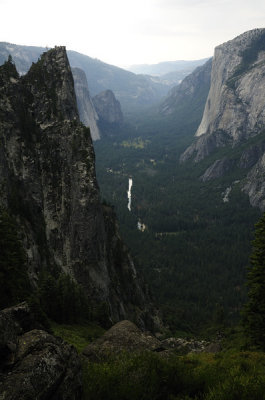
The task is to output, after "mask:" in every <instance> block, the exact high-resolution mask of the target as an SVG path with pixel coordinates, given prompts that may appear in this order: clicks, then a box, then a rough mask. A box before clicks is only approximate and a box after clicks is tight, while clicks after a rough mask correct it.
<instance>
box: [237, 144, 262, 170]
mask: <svg viewBox="0 0 265 400" xmlns="http://www.w3.org/2000/svg"><path fill="white" fill-rule="evenodd" d="M264 151H265V142H262V143H258V144H256V145H254V146H251V147H249V148H247V149H246V150H245V151H243V153H242V154H241V157H240V160H239V163H238V166H239V167H240V168H246V169H247V168H251V167H253V166H254V165H255V164H256V163H257V162H258V160H259V159H260V157H261V156H262V155H263V153H264Z"/></svg>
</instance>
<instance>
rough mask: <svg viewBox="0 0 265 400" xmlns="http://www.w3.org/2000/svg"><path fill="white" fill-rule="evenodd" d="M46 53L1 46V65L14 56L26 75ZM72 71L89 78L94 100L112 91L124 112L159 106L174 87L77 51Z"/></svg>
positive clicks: (72, 54)
mask: <svg viewBox="0 0 265 400" xmlns="http://www.w3.org/2000/svg"><path fill="white" fill-rule="evenodd" d="M44 51H45V49H44V48H41V47H33V46H20V45H15V44H10V43H6V42H1V43H0V64H3V62H4V61H6V60H7V58H8V55H9V54H10V55H11V56H12V58H13V60H14V62H15V63H16V65H17V68H18V71H19V72H20V73H25V72H26V71H27V70H28V69H29V68H30V66H31V63H32V62H36V61H37V59H38V57H39V56H40V54H42V53H43V52H44ZM67 54H68V58H69V62H70V65H71V67H78V68H81V69H82V70H83V71H84V72H85V74H86V78H87V82H88V87H89V91H90V94H91V96H95V95H96V94H98V93H100V92H102V91H104V90H108V89H110V90H112V91H113V92H114V94H115V96H116V97H117V99H118V100H119V101H120V103H121V105H122V108H123V110H124V111H127V110H129V111H130V110H131V109H132V108H140V107H143V106H146V105H150V104H153V103H155V102H158V101H159V99H161V97H163V96H164V95H166V93H167V92H168V90H169V89H170V86H169V85H168V83H163V82H162V83H161V82H160V81H157V80H156V79H153V78H152V77H149V76H144V75H136V74H133V73H132V72H129V71H126V70H124V69H122V68H118V67H115V66H113V65H110V64H106V63H104V62H102V61H100V60H97V59H93V58H91V57H89V56H86V55H84V54H81V53H78V52H76V51H72V50H69V51H67Z"/></svg>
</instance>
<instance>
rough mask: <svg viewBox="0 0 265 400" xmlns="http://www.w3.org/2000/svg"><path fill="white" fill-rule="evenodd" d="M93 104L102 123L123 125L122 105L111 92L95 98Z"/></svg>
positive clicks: (106, 91) (102, 93)
mask: <svg viewBox="0 0 265 400" xmlns="http://www.w3.org/2000/svg"><path fill="white" fill-rule="evenodd" d="M93 103H94V106H95V109H96V111H97V113H98V116H99V118H100V119H101V121H102V122H104V123H107V124H113V125H120V124H122V122H123V115H122V111H121V105H120V102H119V101H118V100H117V99H116V98H115V96H114V93H113V92H112V91H111V90H105V91H104V92H101V93H99V94H98V95H96V96H95V97H93Z"/></svg>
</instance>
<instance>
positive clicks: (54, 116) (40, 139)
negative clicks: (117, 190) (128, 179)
mask: <svg viewBox="0 0 265 400" xmlns="http://www.w3.org/2000/svg"><path fill="white" fill-rule="evenodd" d="M0 82H1V88H0V141H1V146H0V193H1V196H0V204H1V205H3V206H4V207H6V208H7V209H8V210H9V212H10V213H11V214H12V215H14V216H15V217H16V219H17V221H18V223H19V226H20V227H21V232H20V234H21V237H22V239H23V244H24V249H25V251H26V254H27V259H28V270H29V275H30V278H31V282H32V284H33V285H37V284H38V278H39V274H40V271H41V270H43V269H48V270H49V271H51V272H52V271H61V272H64V273H66V274H69V275H70V276H72V277H73V278H74V279H75V280H76V281H77V282H78V283H79V284H80V285H82V287H83V288H84V290H85V293H86V295H87V297H88V298H89V299H90V300H91V302H95V303H101V302H104V303H105V304H106V305H107V309H108V310H107V312H108V314H109V318H110V321H111V322H117V321H119V320H121V319H124V318H128V317H129V318H130V319H133V320H135V321H137V323H139V324H141V325H143V326H145V324H146V323H148V321H149V322H150V321H151V320H152V315H153V311H152V310H153V309H152V306H151V305H150V298H149V296H148V292H147V291H146V290H145V289H143V288H144V285H142V284H141V282H140V280H139V278H138V276H137V273H136V271H135V268H134V265H133V262H132V260H131V258H130V256H129V255H128V252H127V250H126V248H125V246H124V245H123V243H122V241H121V239H120V237H119V234H118V231H117V226H116V222H115V217H114V214H113V212H112V210H111V211H106V209H105V208H106V207H105V208H104V209H103V207H102V205H101V203H100V194H99V189H98V185H97V181H96V177H95V163H94V150H93V145H92V140H91V136H90V131H89V129H88V128H86V127H84V125H83V124H81V123H80V121H79V116H78V111H77V104H76V97H75V91H74V82H73V77H72V73H71V69H70V66H69V63H68V59H67V55H66V51H65V48H64V47H57V48H55V49H52V50H49V51H48V52H47V53H44V55H43V56H42V57H41V59H40V60H39V61H38V62H37V63H36V64H33V65H32V67H31V69H30V70H29V72H28V73H27V74H26V75H25V76H23V77H21V78H19V76H18V74H17V72H16V69H15V66H14V65H13V64H12V62H11V61H9V62H7V63H5V64H4V65H3V66H2V67H0ZM110 235H111V236H110ZM150 307H151V308H150ZM151 309H152V310H151ZM147 315H149V317H148V318H147ZM150 316H151V318H150Z"/></svg>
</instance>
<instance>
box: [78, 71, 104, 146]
mask: <svg viewBox="0 0 265 400" xmlns="http://www.w3.org/2000/svg"><path fill="white" fill-rule="evenodd" d="M72 73H73V78H74V83H75V93H76V100H77V108H78V111H79V117H80V120H81V121H82V122H83V124H84V125H85V126H88V127H89V128H90V133H91V137H92V139H93V140H94V141H95V140H99V139H100V132H99V128H98V125H97V123H98V115H97V112H96V110H95V107H94V105H93V103H92V99H91V97H90V94H89V89H88V84H87V79H86V74H85V73H84V71H82V70H81V69H80V68H72Z"/></svg>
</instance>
